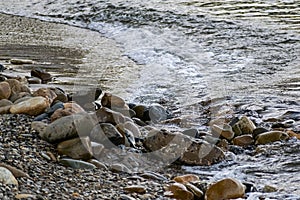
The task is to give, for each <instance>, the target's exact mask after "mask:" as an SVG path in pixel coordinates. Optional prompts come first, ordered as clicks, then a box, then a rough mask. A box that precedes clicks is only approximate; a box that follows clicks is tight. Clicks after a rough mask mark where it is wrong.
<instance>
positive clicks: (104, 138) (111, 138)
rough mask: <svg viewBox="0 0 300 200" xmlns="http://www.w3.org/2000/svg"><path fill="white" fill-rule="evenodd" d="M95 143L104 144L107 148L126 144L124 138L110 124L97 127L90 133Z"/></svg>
mask: <svg viewBox="0 0 300 200" xmlns="http://www.w3.org/2000/svg"><path fill="white" fill-rule="evenodd" d="M90 138H91V140H92V141H93V142H97V143H100V144H103V145H104V146H105V147H113V146H118V145H121V144H123V145H124V144H125V138H124V136H123V135H122V134H121V133H120V132H119V131H118V130H117V128H116V127H114V126H113V125H112V124H109V123H101V124H99V125H96V126H95V127H94V128H93V130H92V131H91V133H90Z"/></svg>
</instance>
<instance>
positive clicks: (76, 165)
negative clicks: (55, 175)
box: [59, 158, 96, 169]
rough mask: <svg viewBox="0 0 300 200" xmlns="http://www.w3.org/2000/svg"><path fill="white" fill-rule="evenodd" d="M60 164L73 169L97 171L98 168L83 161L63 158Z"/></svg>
mask: <svg viewBox="0 0 300 200" xmlns="http://www.w3.org/2000/svg"><path fill="white" fill-rule="evenodd" d="M59 163H61V164H63V165H64V166H67V167H71V168H73V169H95V168H96V166H95V165H93V164H91V163H88V162H85V161H82V160H74V159H70V158H63V159H60V160H59Z"/></svg>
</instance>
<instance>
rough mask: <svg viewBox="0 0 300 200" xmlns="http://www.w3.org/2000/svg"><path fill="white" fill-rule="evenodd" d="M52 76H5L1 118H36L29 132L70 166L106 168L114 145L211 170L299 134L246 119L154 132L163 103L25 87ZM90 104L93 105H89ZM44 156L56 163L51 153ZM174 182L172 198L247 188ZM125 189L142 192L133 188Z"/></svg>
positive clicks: (7, 177) (233, 183)
mask: <svg viewBox="0 0 300 200" xmlns="http://www.w3.org/2000/svg"><path fill="white" fill-rule="evenodd" d="M50 79H51V75H50V74H48V73H46V72H43V71H40V70H33V71H32V72H31V77H27V78H18V79H14V78H10V77H3V76H2V77H1V82H0V114H10V113H11V114H27V115H31V116H35V117H36V118H35V121H34V122H33V123H32V129H33V130H36V131H37V132H38V133H39V136H40V137H41V138H42V139H43V140H45V141H47V142H49V143H51V144H54V145H56V148H57V152H58V154H60V155H61V156H62V157H63V158H60V159H58V160H59V162H60V163H61V164H63V165H66V166H70V167H72V168H84V169H94V168H97V167H98V168H107V166H106V164H103V163H101V162H99V161H98V160H99V158H101V156H103V152H105V151H106V150H107V149H112V148H119V147H124V148H127V149H135V150H136V152H140V153H143V152H156V151H160V154H159V156H160V159H166V158H167V159H171V160H172V159H174V161H175V160H176V161H177V162H179V163H181V164H184V165H212V164H215V163H218V162H221V161H223V160H224V159H225V153H224V151H226V150H228V148H227V147H228V145H231V144H233V145H238V146H242V147H247V146H251V145H261V144H267V143H271V142H275V141H280V140H286V139H288V138H289V137H294V136H296V137H298V139H299V135H298V134H296V133H293V132H291V131H290V132H284V131H280V130H271V131H270V130H267V129H265V128H262V127H256V126H255V125H254V123H253V122H252V121H251V120H250V119H249V118H248V117H246V116H242V117H241V118H239V119H233V120H232V121H231V122H229V123H222V122H219V121H218V120H215V121H213V122H212V123H211V129H210V130H211V131H210V132H209V133H206V132H199V131H198V130H196V129H195V130H187V131H184V132H171V131H168V130H164V129H156V128H154V127H152V126H149V124H151V123H164V122H166V121H167V120H168V119H169V118H171V117H172V115H171V114H170V113H169V112H168V111H167V110H166V109H165V108H164V107H162V106H160V105H152V106H145V105H135V104H128V103H126V102H125V101H124V100H123V99H122V98H120V97H118V96H116V95H113V94H110V93H108V92H104V93H102V91H101V90H97V89H96V90H91V92H90V93H89V92H87V93H86V94H80V95H75V94H74V95H73V96H71V95H68V94H66V93H65V92H64V91H63V90H61V89H59V88H51V87H42V88H39V89H37V90H36V91H34V92H32V91H31V89H30V88H29V86H28V84H29V83H31V84H34V83H46V82H47V81H49V80H50ZM95 100H97V101H96V102H98V103H96V104H95V103H94V104H93V102H94V101H95ZM91 105H92V106H91ZM94 106H95V107H94ZM170 152H172V153H171V155H170ZM44 156H45V157H47V158H49V160H51V159H52V160H57V158H55V157H54V156H53V155H46V154H45V155H44ZM172 156H173V157H172ZM93 158H97V159H98V160H96V159H93ZM110 168H111V169H112V170H114V171H126V172H130V169H128V168H127V167H126V166H123V165H121V164H113V165H111V166H110ZM10 170H12V169H11V168H10V169H8V167H5V166H0V174H2V175H1V176H0V181H1V182H3V183H7V184H17V181H16V179H15V178H14V176H13V174H11V171H10ZM173 181H174V183H170V184H168V185H167V186H166V188H165V191H166V192H165V196H168V197H171V198H175V199H194V198H195V199H201V198H205V199H207V200H210V199H214V200H216V199H233V198H239V197H243V196H244V195H245V189H246V187H245V185H243V184H242V183H240V182H239V181H238V180H235V179H230V178H228V179H224V180H221V181H219V182H216V183H213V184H211V185H209V186H206V185H204V184H203V182H201V181H200V180H199V177H198V176H195V175H185V176H181V177H176V178H174V179H173ZM125 190H127V191H129V192H137V193H143V192H145V191H144V190H143V188H142V189H141V188H139V187H137V186H136V187H135V186H132V187H129V188H125Z"/></svg>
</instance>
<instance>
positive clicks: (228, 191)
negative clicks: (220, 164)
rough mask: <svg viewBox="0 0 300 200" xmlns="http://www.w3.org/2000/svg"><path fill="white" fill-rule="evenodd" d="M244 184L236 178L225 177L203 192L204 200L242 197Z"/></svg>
mask: <svg viewBox="0 0 300 200" xmlns="http://www.w3.org/2000/svg"><path fill="white" fill-rule="evenodd" d="M244 195H245V186H244V185H243V184H242V183H241V182H240V181H238V180H236V179H232V178H226V179H223V180H221V181H218V182H216V183H214V184H212V185H210V186H209V187H208V189H207V191H206V193H205V200H224V199H236V198H242V197H244Z"/></svg>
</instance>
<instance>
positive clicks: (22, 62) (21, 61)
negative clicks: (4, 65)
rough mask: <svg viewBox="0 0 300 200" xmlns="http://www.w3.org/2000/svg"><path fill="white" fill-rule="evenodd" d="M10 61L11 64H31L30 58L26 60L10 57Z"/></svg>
mask: <svg viewBox="0 0 300 200" xmlns="http://www.w3.org/2000/svg"><path fill="white" fill-rule="evenodd" d="M10 63H11V64H13V65H24V64H33V61H32V60H26V59H17V58H14V59H10Z"/></svg>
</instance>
